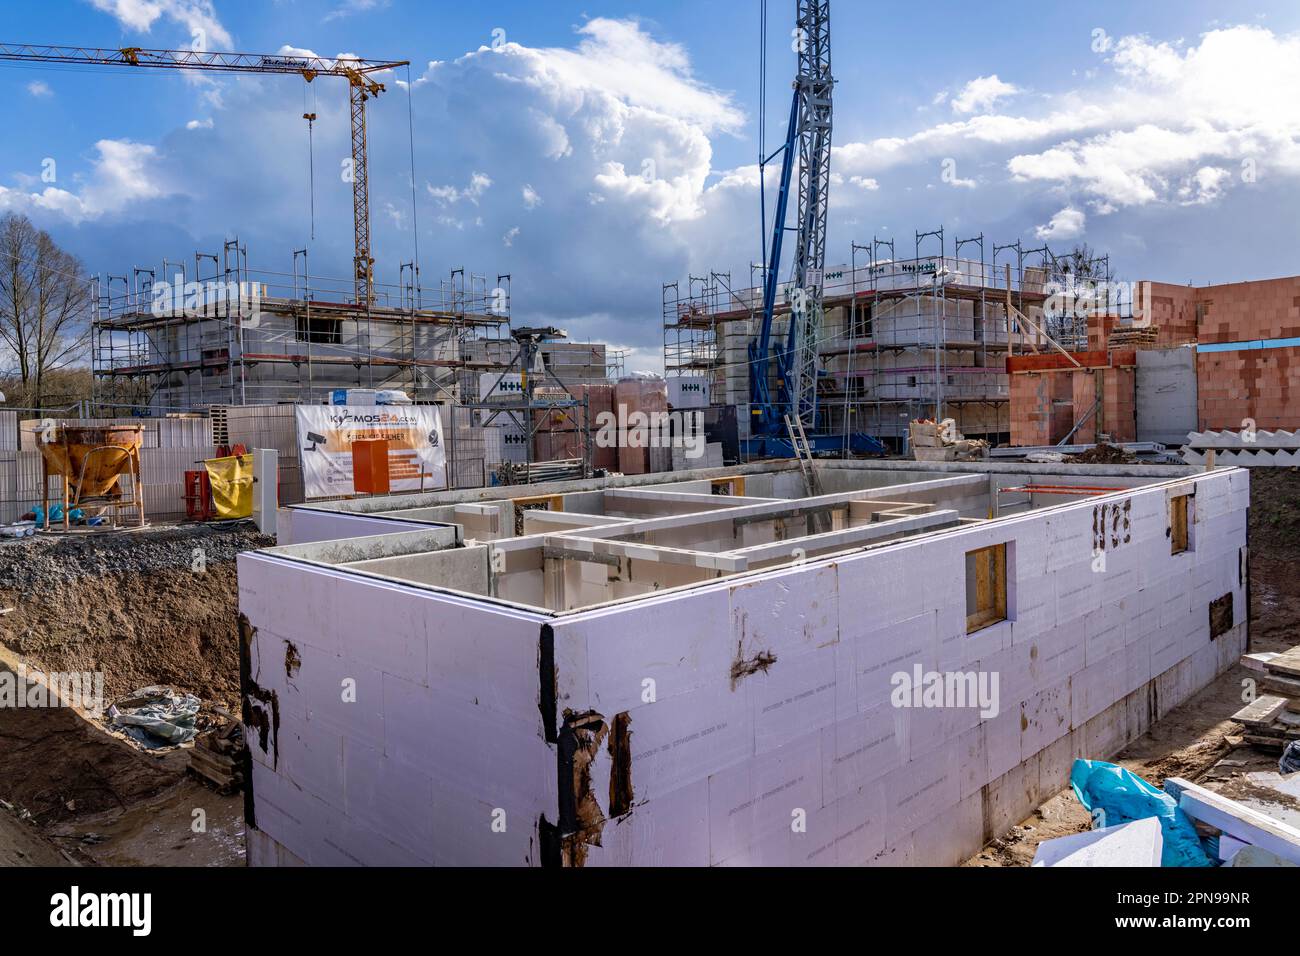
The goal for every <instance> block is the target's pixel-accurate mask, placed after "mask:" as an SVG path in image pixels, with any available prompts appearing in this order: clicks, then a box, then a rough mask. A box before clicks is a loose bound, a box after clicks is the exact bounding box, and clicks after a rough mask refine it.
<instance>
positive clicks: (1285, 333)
mask: <svg viewBox="0 0 1300 956" xmlns="http://www.w3.org/2000/svg"><path fill="white" fill-rule="evenodd" d="M1196 302H1197V308H1198V310H1199V312H1200V322H1199V328H1198V332H1197V336H1198V341H1200V342H1201V343H1202V344H1206V343H1217V342H1250V341H1253V340H1255V339H1289V338H1295V337H1297V336H1300V276H1293V277H1292V278H1289V279H1265V280H1263V281H1261V282H1232V283H1228V284H1226V285H1211V286H1206V287H1205V288H1203V289H1197V290H1196Z"/></svg>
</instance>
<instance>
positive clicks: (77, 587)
mask: <svg viewBox="0 0 1300 956" xmlns="http://www.w3.org/2000/svg"><path fill="white" fill-rule="evenodd" d="M271 543H273V540H272V539H270V538H266V537H263V536H261V535H258V534H257V533H256V532H255V531H253V530H251V529H249V528H247V527H245V526H243V525H238V526H233V527H230V526H227V527H225V528H222V527H216V528H214V527H211V526H196V527H193V528H190V527H186V528H171V529H161V530H158V531H150V532H145V533H121V534H116V535H113V536H111V537H108V536H105V537H104V538H98V537H96V538H89V539H88V538H39V539H35V540H32V539H26V540H24V541H21V542H19V543H17V544H11V545H8V546H5V547H3V548H0V607H12V608H13V610H12V611H11V612H10V613H8V614H5V615H4V616H2V617H0V643H3V644H4V645H6V646H7V647H9V648H10V649H11V650H13V651H15V652H16V653H18V654H19V655H21V656H22V657H23V658H24V659H26V660H27V661H28V663H29V664H31V665H33V666H39V667H40V668H42V669H43V670H47V671H49V670H52V671H79V672H80V671H100V670H102V671H103V672H104V684H105V694H106V697H107V698H108V699H109V700H112V699H114V698H117V697H121V696H122V695H124V694H127V693H130V692H131V691H133V690H135V689H137V688H139V687H144V686H147V685H149V684H174V685H176V686H177V687H179V688H181V689H183V690H186V691H188V692H190V693H192V694H194V695H196V696H197V697H199V698H201V699H203V700H204V701H207V702H211V703H220V704H222V705H224V706H226V707H227V708H229V707H233V706H235V705H236V704H237V702H238V699H239V644H238V635H237V633H236V628H235V622H236V618H237V615H238V610H237V603H238V597H237V594H238V592H237V586H236V580H235V565H234V557H235V555H236V554H238V553H239V552H240V551H246V550H249V549H251V548H260V547H266V546H268V545H269V544H271Z"/></svg>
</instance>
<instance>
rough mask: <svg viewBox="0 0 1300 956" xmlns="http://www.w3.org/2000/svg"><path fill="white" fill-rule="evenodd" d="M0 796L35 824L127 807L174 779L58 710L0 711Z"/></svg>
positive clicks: (153, 763) (169, 772)
mask: <svg viewBox="0 0 1300 956" xmlns="http://www.w3.org/2000/svg"><path fill="white" fill-rule="evenodd" d="M0 741H3V746H0V798H3V799H4V800H7V801H8V802H10V803H13V804H16V805H17V806H19V807H23V808H25V809H26V810H28V811H29V812H30V813H31V815H32V816H33V817H34V818H35V820H36V822H37V823H39V824H42V825H44V824H47V823H51V822H54V821H57V820H65V819H68V818H69V817H72V816H74V815H76V814H80V813H94V812H97V811H101V810H119V809H125V808H126V807H127V805H128V804H129V803H130V802H132V801H134V800H138V799H140V798H142V797H146V796H150V795H152V794H155V793H158V792H159V791H160V790H162V789H164V788H165V787H168V786H170V785H172V784H174V783H175V782H176V779H177V775H176V772H175V771H174V770H168V769H165V768H164V767H163V766H162V765H161V764H159V763H157V762H156V761H153V760H151V759H150V758H147V757H144V756H142V755H141V754H138V753H136V752H134V751H132V750H131V749H130V748H129V747H128V746H127V745H126V744H123V743H120V742H117V741H114V740H112V738H109V737H107V736H106V735H104V734H102V733H98V732H97V731H95V730H94V729H93V728H91V727H90V726H89V725H88V724H87V723H86V721H85V720H83V719H82V718H81V717H79V716H78V715H77V714H76V713H74V712H73V711H71V710H69V709H67V708H63V707H13V708H5V710H4V711H3V713H2V714H0Z"/></svg>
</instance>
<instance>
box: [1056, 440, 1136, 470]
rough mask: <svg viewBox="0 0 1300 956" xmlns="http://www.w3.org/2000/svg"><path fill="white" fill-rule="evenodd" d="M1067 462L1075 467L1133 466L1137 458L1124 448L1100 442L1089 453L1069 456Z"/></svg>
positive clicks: (1082, 452) (1084, 452) (1083, 452)
mask: <svg viewBox="0 0 1300 956" xmlns="http://www.w3.org/2000/svg"><path fill="white" fill-rule="evenodd" d="M1065 460H1066V461H1068V462H1070V463H1071V464H1075V465H1132V464H1136V463H1137V456H1136V455H1131V454H1129V453H1128V452H1126V451H1125V450H1124V449H1123V448H1117V447H1115V446H1114V445H1107V444H1106V443H1105V442H1099V443H1098V444H1096V445H1095V446H1093V447H1092V448H1089V449H1088V450H1087V451H1081V452H1079V454H1077V455H1067V456H1066V457H1065Z"/></svg>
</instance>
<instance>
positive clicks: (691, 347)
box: [664, 227, 1110, 450]
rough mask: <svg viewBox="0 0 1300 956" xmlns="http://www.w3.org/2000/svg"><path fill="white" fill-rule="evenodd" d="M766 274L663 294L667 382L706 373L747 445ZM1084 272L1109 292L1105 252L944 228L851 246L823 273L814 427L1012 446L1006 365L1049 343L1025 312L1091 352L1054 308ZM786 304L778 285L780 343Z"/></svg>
mask: <svg viewBox="0 0 1300 956" xmlns="http://www.w3.org/2000/svg"><path fill="white" fill-rule="evenodd" d="M758 272H759V279H758V281H756V282H753V285H752V287H751V288H748V289H741V290H733V289H732V288H731V285H730V277H729V275H728V274H726V273H718V272H711V273H709V275H708V276H707V277H692V278H691V279H690V280H689V286H688V291H687V294H685V295H683V294H681V292H680V290H679V287H678V285H677V283H669V284H666V285H665V286H664V330H665V334H664V368H665V373H666V374H667V375H668V376H706V377H707V378H708V380H709V384H710V386H711V389H710V399H711V404H715V405H717V404H734V405H737V406H738V407H739V414H738V420H739V422H740V423H741V430H742V438H743V437H744V431H745V425H746V423H747V422H748V419H749V411H748V409H747V408H746V407H744V406H745V405H746V403H747V402H748V400H749V394H750V391H749V357H748V352H747V347H748V342H749V339H750V338H751V337H752V334H753V330H754V329H755V328H756V327H757V324H756V320H757V319H758V318H759V316H760V313H761V310H762V298H763V290H762V284H761V278H762V277H761V272H762V269H761V268H758ZM1076 277H1079V278H1082V277H1087V278H1090V279H1092V280H1095V281H1098V282H1105V283H1106V284H1107V285H1110V261H1109V257H1106V256H1102V257H1095V258H1088V259H1087V260H1086V261H1079V260H1078V259H1077V258H1074V257H1066V258H1061V257H1058V256H1057V255H1055V254H1054V253H1053V252H1052V251H1051V249H1049V248H1048V247H1047V246H1046V245H1043V246H1042V247H1040V248H1037V249H1025V248H1023V246H1022V244H1021V243H1020V242H1019V241H1017V242H1015V243H1011V244H1007V245H998V244H994V243H991V242H988V241H986V239H985V237H984V235H983V234H982V233H981V234H978V235H974V236H970V237H966V238H956V239H952V238H949V237H948V235H947V234H946V233H945V230H944V228H943V227H940V228H937V229H934V230H929V231H917V232H915V233H914V235H913V241H912V244H911V248H910V249H909V248H907V247H904V248H903V249H898V248H896V240H894V239H880V238H878V237H873V238H872V241H871V242H870V243H867V244H860V243H857V242H854V243H852V244H851V250H850V257H849V262H848V264H846V265H843V266H831V267H827V269H826V271H825V274H824V277H823V307H824V310H825V318H824V321H823V325H822V331H821V336H820V339H819V341H818V343H817V366H816V367H817V383H818V385H817V397H818V407H819V428H820V429H821V430H822V431H825V432H830V433H833V434H842V435H844V436H845V439H846V447H847V444H848V443H847V439H848V438H849V436H850V435H852V434H855V433H865V434H868V435H872V436H875V437H877V438H879V439H881V440H882V441H885V442H886V443H888V444H891V445H893V447H895V448H896V449H899V450H901V449H902V448H903V443H904V442H905V440H906V435H907V426H908V422H910V421H912V420H914V419H921V418H933V419H935V420H942V419H944V418H952V419H954V420H955V421H956V422H957V425H958V427H959V429H961V431H962V432H963V433H964V434H966V435H968V436H970V437H979V438H987V439H989V440H990V441H992V442H995V443H996V442H1000V441H1004V440H1006V439H1007V437H1008V435H1009V432H1010V415H1009V407H1008V406H1009V397H1010V396H1009V381H1008V378H1007V374H1006V364H1005V357H1006V355H1007V353H1008V351H1009V350H1012V351H1021V350H1037V349H1041V348H1045V347H1046V343H1045V341H1044V339H1043V338H1042V337H1041V336H1039V335H1037V333H1031V332H1030V331H1029V330H1028V327H1027V326H1026V325H1025V324H1024V323H1023V322H1021V321H1020V316H1024V317H1028V318H1029V319H1030V320H1032V323H1033V324H1035V325H1037V326H1040V327H1041V328H1043V329H1044V330H1045V331H1046V332H1047V333H1048V334H1050V335H1051V336H1052V338H1053V339H1055V340H1056V341H1057V342H1058V343H1060V344H1061V345H1063V346H1064V347H1065V348H1067V349H1072V350H1083V349H1085V348H1087V316H1086V314H1083V313H1077V314H1076V313H1073V312H1068V313H1060V312H1053V310H1052V309H1050V308H1048V300H1049V298H1050V297H1051V296H1052V295H1053V293H1054V292H1056V291H1058V290H1062V289H1069V288H1070V287H1071V286H1072V284H1073V282H1074V280H1075V278H1076ZM789 300H790V289H789V288H788V287H785V288H782V289H781V290H780V291H779V293H778V297H777V304H776V309H775V316H776V318H775V320H774V328H773V336H774V338H777V337H779V336H780V335H782V334H783V331H784V330H783V328H782V326H783V325H784V323H787V322H788V321H789V315H790V306H789ZM1017 313H1018V314H1019V315H1017ZM778 340H779V338H778Z"/></svg>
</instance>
